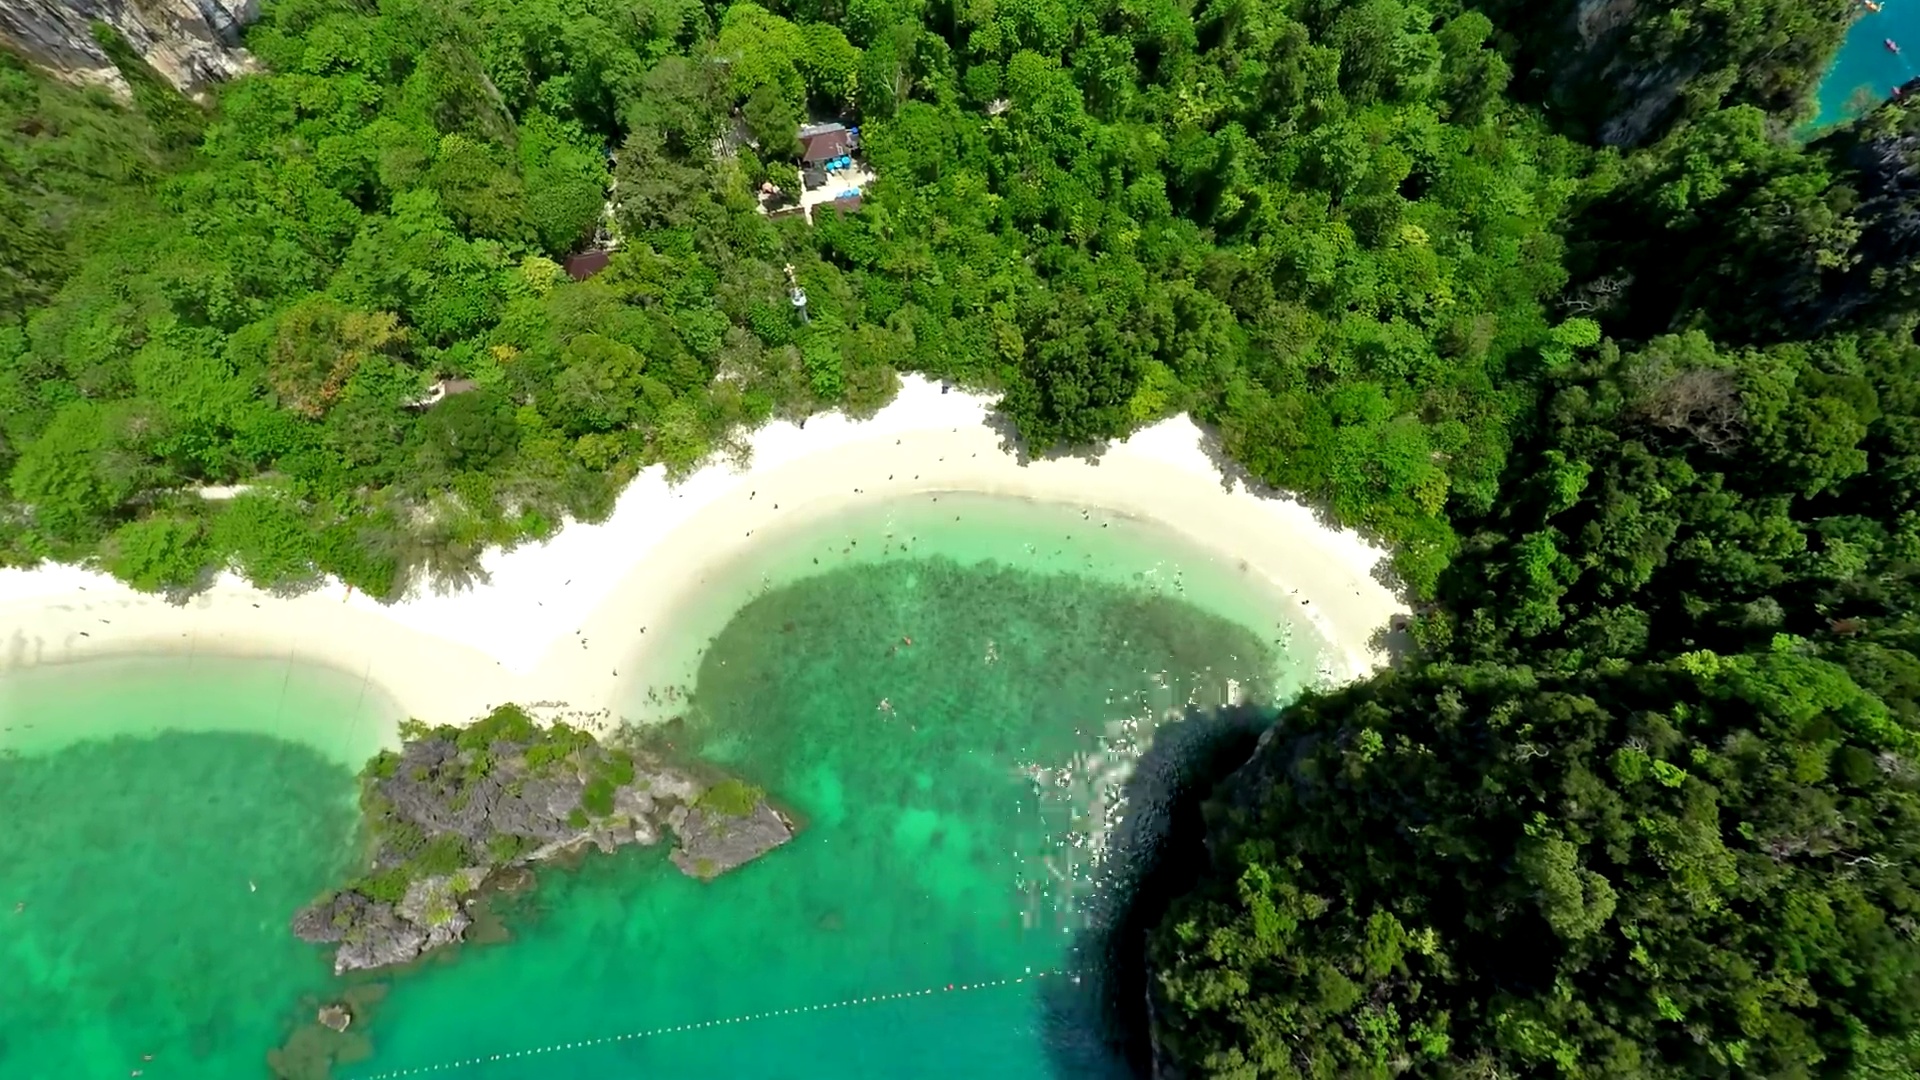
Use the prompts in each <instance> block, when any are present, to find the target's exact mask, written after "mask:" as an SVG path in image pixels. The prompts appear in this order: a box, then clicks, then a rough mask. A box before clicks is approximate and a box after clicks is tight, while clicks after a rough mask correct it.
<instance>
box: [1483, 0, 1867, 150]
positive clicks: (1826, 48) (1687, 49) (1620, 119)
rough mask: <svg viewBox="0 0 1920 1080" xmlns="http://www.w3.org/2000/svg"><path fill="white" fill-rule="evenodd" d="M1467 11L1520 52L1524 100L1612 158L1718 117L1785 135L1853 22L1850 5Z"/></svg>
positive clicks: (1701, 3) (1561, 1) (1526, 6)
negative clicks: (1720, 112) (1781, 126)
mask: <svg viewBox="0 0 1920 1080" xmlns="http://www.w3.org/2000/svg"><path fill="white" fill-rule="evenodd" d="M1475 6H1477V7H1479V8H1480V9H1482V10H1484V11H1485V12H1486V13H1487V14H1488V15H1491V16H1492V17H1493V21H1494V23H1495V24H1496V25H1498V26H1499V27H1500V29H1501V30H1502V31H1503V32H1504V33H1505V34H1507V35H1508V36H1509V39H1510V40H1513V41H1515V42H1516V43H1517V44H1518V45H1519V56H1518V57H1517V63H1516V64H1515V68H1514V70H1516V71H1518V72H1521V73H1522V74H1523V75H1524V76H1525V78H1524V79H1523V84H1522V89H1523V92H1524V93H1526V94H1527V95H1528V96H1534V95H1539V96H1542V97H1545V98H1547V99H1549V100H1551V101H1552V103H1553V104H1554V106H1555V111H1556V112H1557V113H1559V114H1560V115H1562V116H1563V117H1565V118H1566V119H1567V120H1568V121H1571V122H1572V123H1574V124H1578V125H1579V126H1580V127H1581V128H1582V130H1583V134H1585V135H1588V136H1589V137H1591V138H1592V139H1593V140H1594V141H1596V142H1604V143H1607V144H1611V145H1615V146H1638V145H1641V144H1642V143H1644V142H1646V141H1647V140H1648V139H1649V138H1650V137H1658V136H1659V135H1661V134H1663V133H1664V132H1665V131H1666V130H1667V128H1668V127H1669V125H1671V124H1673V123H1675V122H1677V121H1685V120H1688V119H1694V118H1698V117H1700V116H1702V115H1705V114H1709V113H1711V112H1712V111H1713V110H1715V109H1719V108H1723V107H1729V108H1730V107H1733V106H1740V105H1748V106H1753V107H1756V108H1759V109H1763V110H1765V111H1767V112H1769V113H1773V114H1775V115H1776V116H1778V117H1779V118H1780V119H1782V120H1784V121H1786V122H1787V123H1788V124H1791V123H1797V122H1799V121H1801V120H1805V119H1808V118H1811V116H1812V115H1813V103H1812V97H1813V88H1814V85H1815V84H1816V83H1817V82H1818V81H1819V80H1820V77H1821V76H1822V75H1824V74H1825V73H1826V71H1827V69H1828V68H1829V67H1830V66H1831V65H1832V63H1833V57H1834V54H1835V53H1836V52H1838V51H1839V48H1840V41H1841V38H1842V37H1843V36H1844V35H1845V33H1846V29H1847V26H1848V24H1849V23H1850V22H1851V20H1852V19H1853V18H1856V17H1857V16H1858V15H1859V14H1860V8H1859V6H1858V4H1857V3H1856V0H1747V2H1745V3H1738V4H1722V3H1714V2H1710V0H1673V2H1669V3H1624V4H1614V5H1610V6H1604V7H1602V6H1596V5H1592V4H1585V3H1581V2H1580V0H1486V2H1484V3H1481V4H1478V5H1475Z"/></svg>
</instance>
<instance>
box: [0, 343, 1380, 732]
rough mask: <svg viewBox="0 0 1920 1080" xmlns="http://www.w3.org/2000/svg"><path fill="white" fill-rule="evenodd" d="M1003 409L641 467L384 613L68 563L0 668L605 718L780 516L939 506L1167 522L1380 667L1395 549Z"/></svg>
mask: <svg viewBox="0 0 1920 1080" xmlns="http://www.w3.org/2000/svg"><path fill="white" fill-rule="evenodd" d="M991 407H992V399H991V398H989V397H985V396H981V395H973V394H966V393H962V392H960V391H958V390H955V391H952V392H943V391H942V388H941V386H940V384H938V383H936V382H932V381H929V380H926V379H923V378H919V377H906V378H904V379H903V380H902V385H901V390H900V393H899V396H898V397H897V398H896V399H895V400H894V401H893V402H892V403H891V404H890V405H888V406H887V407H886V408H885V409H883V410H881V412H880V413H879V414H878V415H876V416H875V417H873V418H872V419H870V420H865V421H853V420H849V419H847V418H846V417H843V416H839V415H829V416H818V417H814V418H812V419H810V420H809V421H808V422H807V424H806V426H805V427H804V428H802V427H799V426H796V425H794V424H789V423H785V422H776V423H773V424H769V425H767V426H766V427H764V428H762V429H761V430H759V431H757V432H755V433H753V435H752V436H751V437H750V439H749V442H750V445H751V447H752V457H751V463H750V465H749V467H748V468H746V469H745V470H744V471H736V470H735V469H734V468H732V467H731V466H730V465H728V464H726V463H713V464H709V465H708V466H706V467H705V468H703V469H701V470H700V471H699V472H697V473H695V474H694V475H693V476H691V477H689V478H687V479H685V480H683V481H682V482H680V483H678V484H669V483H668V482H667V480H666V477H665V473H664V471H663V470H662V469H661V468H659V467H655V468H652V469H649V470H647V471H646V472H645V473H643V474H642V475H641V476H640V477H639V478H638V479H636V480H635V481H634V482H633V483H632V484H631V485H630V486H629V487H628V489H627V490H626V491H625V492H624V493H622V495H621V497H620V499H619V502H618V504H617V506H616V508H615V510H614V512H613V514H612V516H611V517H609V518H608V520H606V521H605V522H602V523H600V524H582V523H572V524H569V525H567V526H566V527H565V528H564V529H562V530H560V532H559V533H558V534H557V535H556V536H555V537H554V538H553V539H552V540H551V541H549V542H547V543H544V544H540V545H527V546H524V547H521V548H519V549H516V550H513V551H505V552H502V551H495V552H490V553H488V555H487V556H486V558H485V560H484V566H485V568H486V571H487V574H488V577H489V581H488V583H486V584H484V585H480V586H477V587H475V588H473V589H470V590H467V591H464V592H459V593H453V594H446V595H434V594H428V593H425V592H424V591H422V593H421V594H420V595H416V596H414V597H412V598H410V599H407V600H405V601H403V602H398V603H394V604H390V605H383V604H380V603H378V602H376V601H373V600H370V599H368V598H366V597H365V596H361V595H358V594H353V593H350V591H349V590H348V589H346V588H345V587H344V586H342V585H340V584H338V583H332V584H329V585H327V586H326V587H323V588H320V589H317V590H315V591H313V592H310V593H307V594H305V595H301V596H299V597H295V598H291V599H285V598H279V597H275V596H271V595H268V594H265V593H262V592H259V591H257V590H255V589H252V588H250V587H249V586H247V585H246V584H245V583H244V582H241V581H239V580H237V579H234V578H231V577H227V578H223V579H222V580H221V581H219V582H218V583H217V584H216V585H215V586H214V587H213V588H212V589H210V590H208V591H206V592H204V593H202V594H200V595H198V596H196V597H194V598H193V600H192V601H190V602H189V603H188V604H187V605H185V606H184V607H181V606H175V605H172V604H169V603H167V602H166V601H165V600H163V599H161V598H159V597H155V596H148V595H144V594H141V593H138V592H136V591H134V590H132V589H130V588H128V587H126V586H124V585H121V584H119V583H117V582H115V581H114V580H113V579H112V578H110V577H108V576H106V575H105V574H101V573H97V572H93V571H89V570H84V569H80V568H76V567H70V566H47V567H41V568H38V569H34V570H0V642H4V649H3V650H0V672H4V670H6V669H8V668H17V667H21V666H27V665H34V664H45V663H61V662H70V661H77V660H83V659H89V658H96V657H107V656H114V655H125V654H129V653H154V652H164V651H178V652H183V653H205V654H221V655H241V656H261V657H274V658H290V659H294V660H300V661H308V662H314V663H320V664H325V665H328V666H330V667H333V668H336V669H339V670H342V671H345V672H348V673H350V674H352V675H355V676H359V677H362V678H365V679H367V680H370V681H371V682H372V683H373V684H374V685H376V686H377V687H379V688H380V689H381V690H383V691H384V692H385V693H386V694H387V695H389V696H390V697H391V698H393V699H394V700H395V701H396V702H397V704H398V705H399V706H400V707H401V708H402V709H404V710H405V711H406V712H407V713H408V714H409V715H411V716H414V717H416V718H418V719H421V720H425V721H428V722H430V723H449V722H462V721H465V720H467V719H470V718H472V717H473V716H476V715H478V714H480V713H482V712H484V711H485V710H486V709H487V708H489V707H491V706H493V705H496V704H499V703H501V702H506V701H517V702H521V703H523V704H534V703H547V704H546V705H545V706H544V708H543V711H547V712H555V711H562V710H564V711H566V712H572V713H593V712H598V711H601V710H605V709H609V708H611V707H613V706H614V705H615V704H616V703H617V702H618V701H619V700H620V697H621V694H622V692H623V689H624V688H625V685H624V684H623V683H622V681H621V677H620V676H619V675H618V674H617V671H618V668H619V664H620V663H621V661H622V660H623V659H626V658H628V657H631V656H633V655H634V654H635V653H636V652H637V650H638V648H639V646H640V644H641V638H640V628H641V627H657V628H666V627H667V626H668V617H669V615H670V614H671V613H672V611H673V610H674V609H675V607H676V606H677V605H678V604H679V603H680V602H681V601H682V600H684V599H685V598H686V597H687V596H688V595H689V594H690V592H691V591H692V590H693V589H696V588H697V587H698V585H699V583H700V582H701V580H702V579H703V578H705V577H706V576H707V575H708V574H709V573H710V572H712V571H714V570H716V569H717V568H719V567H723V566H725V565H726V564H727V563H728V562H729V561H730V560H733V559H734V558H736V557H737V556H739V555H740V554H741V553H742V552H744V551H746V550H747V549H748V548H749V547H750V546H751V545H754V544H756V543H760V542H764V539H762V540H756V539H755V537H754V536H753V535H752V534H753V533H754V532H756V531H758V530H761V529H765V528H768V527H770V526H775V525H778V524H779V523H780V521H781V520H782V517H781V516H782V515H802V514H804V515H809V516H813V515H820V514H827V513H832V512H833V511H835V510H837V509H841V508H845V507H849V506H853V505H857V504H859V503H860V502H861V501H863V500H882V499H887V498H890V497H896V496H900V495H905V494H913V493H919V492H944V491H967V492H978V493H983V494H993V495H1009V496H1017V497H1023V498H1029V499H1036V500H1042V501H1050V502H1062V503H1070V504H1075V505H1079V506H1085V507H1091V508H1097V509H1100V510H1106V511H1111V512H1114V513H1119V514H1126V515H1130V516H1134V517H1141V518H1148V519H1152V520H1155V521H1158V522H1161V523H1163V524H1165V525H1166V526H1169V527H1171V528H1173V529H1175V530H1177V531H1179V532H1181V533H1183V534H1185V535H1186V536H1188V537H1189V538H1191V539H1192V540H1193V541H1194V542H1195V543H1197V544H1199V545H1201V546H1203V547H1206V548H1208V549H1211V550H1214V551H1216V552H1218V553H1220V554H1221V555H1223V556H1226V557H1230V558H1234V559H1237V560H1240V561H1241V562H1242V563H1244V564H1245V565H1246V567H1247V568H1248V569H1249V571H1250V572H1254V573H1257V574H1259V575H1261V576H1263V577H1265V578H1267V579H1268V580H1270V581H1271V582H1272V583H1274V584H1275V585H1276V586H1279V587H1280V588H1281V590H1282V591H1287V592H1290V594H1291V595H1295V596H1298V597H1299V598H1300V599H1301V600H1302V601H1303V605H1302V609H1301V612H1300V614H1302V615H1304V616H1305V617H1306V618H1307V619H1308V620H1309V621H1310V622H1311V624H1312V625H1313V626H1314V627H1315V628H1316V629H1317V630H1318V631H1319V632H1320V634H1321V635H1323V636H1324V637H1325V639H1326V640H1327V642H1329V643H1330V645H1331V649H1330V650H1329V655H1330V656H1331V657H1333V658H1335V661H1334V665H1333V667H1334V670H1333V671H1332V672H1330V674H1332V675H1333V676H1335V677H1336V678H1341V679H1345V678H1351V677H1355V676H1358V675H1360V674H1362V673H1364V672H1366V671H1368V670H1371V669H1372V668H1373V667H1374V666H1375V665H1376V664H1378V663H1380V662H1382V661H1383V659H1384V658H1383V657H1381V656H1380V655H1378V654H1377V653H1376V651H1375V649H1374V647H1373V645H1372V641H1373V640H1374V638H1375V636H1376V635H1377V634H1378V632H1379V631H1380V630H1381V629H1382V628H1384V627H1385V626H1386V625H1387V623H1388V622H1389V620H1390V619H1391V618H1392V617H1393V616H1394V615H1395V614H1396V613H1398V612H1400V611H1401V610H1402V608H1403V605H1402V604H1401V603H1400V602H1399V601H1398V600H1397V599H1396V598H1395V596H1394V595H1393V594H1392V593H1391V592H1390V591H1388V590H1387V589H1386V588H1385V587H1383V586H1382V585H1380V584H1379V583H1378V582H1376V581H1375V580H1374V578H1373V576H1372V573H1373V570H1374V567H1375V566H1376V564H1378V563H1379V562H1380V561H1381V560H1382V559H1384V558H1385V553H1384V552H1383V551H1382V550H1380V549H1379V548H1376V547H1374V546H1371V545H1370V544H1368V543H1367V542H1366V541H1365V540H1363V539H1362V538H1361V537H1360V536H1358V535H1357V534H1355V533H1353V532H1350V531H1346V530H1338V529H1334V528H1330V527H1329V526H1327V525H1325V524H1323V523H1321V522H1320V521H1319V520H1317V519H1316V517H1315V515H1314V513H1313V511H1312V510H1311V509H1309V508H1308V507H1306V506H1303V505H1301V504H1300V503H1297V502H1294V501H1292V500H1289V499H1286V498H1283V497H1276V496H1272V495H1270V494H1262V493H1256V492H1252V491H1249V490H1247V489H1246V488H1245V487H1244V486H1243V485H1241V484H1239V483H1238V482H1234V483H1231V484H1229V483H1227V482H1226V481H1224V480H1223V478H1222V476H1221V473H1220V471H1219V470H1218V469H1217V468H1215V466H1214V465H1213V463H1212V461H1211V460H1210V459H1209V457H1208V455H1207V453H1206V450H1205V445H1204V443H1203V438H1202V432H1201V431H1200V429H1199V428H1198V427H1197V426H1196V425H1195V424H1194V423H1193V422H1192V421H1191V420H1189V419H1187V418H1185V417H1178V418H1175V419H1172V420H1167V421H1164V422H1162V423H1159V424H1156V425H1154V426H1153V427H1151V428H1148V429H1145V430H1143V431H1140V432H1138V433H1136V434H1135V435H1134V436H1133V437H1132V438H1130V439H1128V440H1127V441H1125V442H1124V443H1120V444H1117V445H1115V446H1114V447H1112V448H1111V449H1109V450H1108V451H1107V452H1106V453H1105V454H1104V455H1103V456H1102V457H1100V458H1099V459H1098V461H1095V462H1090V461H1088V460H1085V459H1082V458H1060V459H1051V460H1038V461H1033V462H1030V463H1028V464H1025V465H1022V464H1020V463H1019V462H1018V461H1017V460H1016V458H1015V457H1014V456H1013V455H1012V454H1011V453H1010V452H1008V451H1007V450H1006V449H1004V448H1003V445H1002V437H1001V435H1000V434H999V432H998V430H997V429H996V428H995V427H994V426H992V425H991V424H990V423H989V420H990V414H991ZM889 477H893V478H895V479H889ZM909 477H911V478H912V479H908V478H909ZM856 489H857V490H856ZM656 633H658V630H656ZM582 637H584V638H585V639H586V640H588V641H589V642H591V643H592V647H591V648H582V647H580V640H581V638H582ZM656 640H657V639H656ZM632 675H633V673H632V671H631V670H630V671H629V673H628V677H629V679H631V678H632Z"/></svg>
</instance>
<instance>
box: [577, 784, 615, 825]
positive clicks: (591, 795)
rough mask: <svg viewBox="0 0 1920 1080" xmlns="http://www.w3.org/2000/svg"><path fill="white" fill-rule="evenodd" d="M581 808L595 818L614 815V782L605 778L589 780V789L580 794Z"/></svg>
mask: <svg viewBox="0 0 1920 1080" xmlns="http://www.w3.org/2000/svg"><path fill="white" fill-rule="evenodd" d="M580 806H581V808H582V809H584V810H586V812H587V813H589V814H592V815H593V816H594V817H606V816H607V815H608V814H611V813H613V782H612V781H610V780H608V779H607V778H606V777H604V776H596V777H594V778H593V779H592V780H589V781H588V782H587V789H586V790H585V791H582V792H581V793H580Z"/></svg>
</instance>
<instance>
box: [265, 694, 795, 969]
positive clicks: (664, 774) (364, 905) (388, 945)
mask: <svg viewBox="0 0 1920 1080" xmlns="http://www.w3.org/2000/svg"><path fill="white" fill-rule="evenodd" d="M361 785H362V786H361V806H362V809H363V810H364V812H365V814H366V822H367V830H368V834H369V837H370V848H371V850H370V853H369V857H368V861H367V866H366V871H365V873H363V874H362V875H361V877H360V878H358V879H357V880H355V881H354V882H353V883H351V884H350V885H348V886H347V887H345V888H343V889H340V890H338V891H336V892H332V893H329V894H328V895H326V896H324V897H322V898H320V899H319V900H318V901H316V902H314V903H313V904H310V905H308V906H307V907H306V908H303V909H302V910H301V911H300V912H299V913H298V914H296V915H295V916H294V917H293V932H294V934H295V935H297V936H298V937H300V938H301V939H302V940H305V941H311V942H315V943H320V944H328V945H333V946H335V951H334V970H335V972H337V973H338V972H346V971H356V970H366V969H371V968H381V967H389V966H392V965H394V964H404V963H407V962H409V961H412V960H414V959H417V958H418V957H420V956H421V955H423V954H425V953H428V952H431V951H432V950H434V949H437V948H440V947H442V946H445V945H450V944H453V943H454V942H457V941H460V940H462V938H463V937H464V935H465V934H466V931H467V929H468V927H469V926H471V925H472V922H473V920H472V916H471V915H470V914H469V913H468V907H469V906H470V905H471V904H472V903H473V901H474V899H475V897H476V896H477V895H478V894H480V893H481V892H482V890H484V889H486V888H487V887H488V885H489V884H490V883H493V882H495V881H496V880H497V879H498V878H499V877H500V876H501V875H502V873H503V872H505V871H510V870H512V869H514V868H524V867H526V866H528V865H529V864H532V863H537V862H540V861H542V860H545V859H549V858H552V857H553V856H555V855H558V854H561V853H564V852H572V851H577V850H580V849H582V848H585V847H587V846H589V845H591V846H593V847H596V848H598V849H599V850H601V851H603V852H612V851H614V850H615V849H617V848H620V847H622V846H624V845H627V844H642V845H652V844H657V843H659V842H660V840H661V839H662V838H663V837H664V836H666V835H667V834H669V833H671V834H672V835H673V837H674V838H675V839H676V840H678V845H677V847H676V849H675V850H674V852H673V853H672V856H671V858H672V861H673V863H674V865H675V866H677V867H679V868H680V870H681V871H682V872H683V873H686V874H687V875H689V876H692V877H697V878H700V879H702V880H710V879H712V878H714V877H716V876H718V875H720V874H724V873H726V872H727V871H729V870H732V869H734V868H736V867H739V866H741V865H743V864H745V863H748V862H751V861H752V860H754V859H756V858H759V857H760V856H761V855H764V854H766V853H767V852H768V851H771V850H772V849H774V848H776V847H779V846H780V845H782V844H784V843H786V842H787V841H788V840H790V839H792V837H793V826H792V824H791V822H789V821H788V820H787V819H786V818H785V817H784V816H783V815H782V814H780V812H779V811H777V810H775V809H774V808H773V807H772V806H771V805H769V804H768V803H767V801H766V799H765V798H764V796H763V795H762V794H761V793H760V792H759V791H758V790H757V789H755V788H752V787H749V786H748V785H746V784H744V783H742V782H741V781H739V780H734V779H724V780H719V781H717V782H716V781H711V780H708V779H703V778H702V777H701V776H700V775H698V774H697V773H696V771H695V770H693V769H689V768H686V767H682V766H677V765H672V764H668V763H667V762H665V761H663V760H661V759H659V758H658V757H657V756H655V755H652V754H650V753H647V752H645V751H642V750H638V749H631V748H620V747H609V746H604V745H602V744H600V743H599V742H598V741H596V740H595V739H594V738H593V737H592V736H590V735H588V734H586V733H585V732H582V731H578V730H576V729H573V728H570V727H567V726H566V725H564V724H555V725H554V726H552V727H548V728H540V727H537V726H536V725H535V724H534V723H533V722H532V721H531V720H530V719H529V718H528V717H527V714H526V713H525V712H523V711H521V710H520V709H518V708H517V707H514V706H506V707H503V708H501V709H497V710H495V711H494V712H493V714H491V715H490V716H488V717H487V718H486V719H484V720H481V721H480V722H478V723H476V724H474V725H473V726H471V727H467V728H457V727H442V728H435V729H433V730H431V731H426V730H420V729H417V728H416V729H414V730H412V731H409V732H408V733H407V738H406V741H405V742H404V743H403V745H402V748H401V749H400V751H399V752H397V753H396V752H385V753H382V754H381V755H380V756H379V757H377V758H375V759H374V760H373V761H372V762H371V763H369V764H368V766H367V768H366V770H365V772H364V773H363V775H362V778H361Z"/></svg>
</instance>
